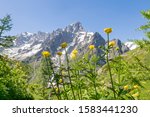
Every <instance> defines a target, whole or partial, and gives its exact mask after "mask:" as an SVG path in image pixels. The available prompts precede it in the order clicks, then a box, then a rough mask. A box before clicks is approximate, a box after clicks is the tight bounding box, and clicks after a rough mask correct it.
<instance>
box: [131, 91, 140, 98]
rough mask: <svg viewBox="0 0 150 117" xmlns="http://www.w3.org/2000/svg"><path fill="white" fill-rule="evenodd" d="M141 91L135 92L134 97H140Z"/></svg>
mask: <svg viewBox="0 0 150 117" xmlns="http://www.w3.org/2000/svg"><path fill="white" fill-rule="evenodd" d="M139 95H140V94H139V92H137V93H135V94H133V95H132V96H133V97H134V98H137V97H139Z"/></svg>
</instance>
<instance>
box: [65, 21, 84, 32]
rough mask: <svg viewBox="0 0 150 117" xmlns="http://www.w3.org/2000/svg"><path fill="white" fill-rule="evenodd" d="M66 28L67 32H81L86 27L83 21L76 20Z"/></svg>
mask: <svg viewBox="0 0 150 117" xmlns="http://www.w3.org/2000/svg"><path fill="white" fill-rule="evenodd" d="M65 30H66V31H67V32H72V33H77V32H80V31H84V28H83V26H82V24H81V22H75V23H72V24H70V25H68V26H67V27H66V28H65Z"/></svg>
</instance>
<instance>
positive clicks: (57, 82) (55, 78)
mask: <svg viewBox="0 0 150 117" xmlns="http://www.w3.org/2000/svg"><path fill="white" fill-rule="evenodd" d="M49 62H50V67H51V70H52V73H53V75H54V80H56V85H57V88H58V94H57V95H58V97H59V99H60V100H61V95H60V88H59V80H58V77H56V74H55V71H54V68H53V66H52V61H51V58H50V61H49Z"/></svg>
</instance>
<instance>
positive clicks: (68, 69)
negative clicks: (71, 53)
mask: <svg viewBox="0 0 150 117" xmlns="http://www.w3.org/2000/svg"><path fill="white" fill-rule="evenodd" d="M65 53H66V59H67V71H68V76H69V82H70V85H71V91H72V94H73V98H74V100H75V99H76V98H75V94H74V90H73V85H72V80H71V76H70V68H69V59H68V55H67V51H66V49H65Z"/></svg>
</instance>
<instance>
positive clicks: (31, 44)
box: [3, 22, 135, 61]
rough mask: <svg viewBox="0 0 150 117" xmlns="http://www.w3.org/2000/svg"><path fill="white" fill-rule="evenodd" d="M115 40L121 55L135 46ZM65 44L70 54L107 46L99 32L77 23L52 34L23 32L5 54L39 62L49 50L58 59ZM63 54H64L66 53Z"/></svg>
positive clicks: (14, 57) (99, 52)
mask: <svg viewBox="0 0 150 117" xmlns="http://www.w3.org/2000/svg"><path fill="white" fill-rule="evenodd" d="M113 40H115V41H116V43H117V46H118V47H119V48H120V50H121V53H124V52H126V51H128V50H130V49H129V47H130V46H134V44H133V43H132V44H126V45H121V41H120V40H117V39H113ZM63 42H67V43H68V47H67V48H66V50H67V53H68V54H70V53H71V52H72V50H73V49H78V50H79V52H81V53H82V52H86V50H87V47H88V46H89V45H91V44H94V45H95V46H96V48H98V46H105V44H106V42H105V39H104V38H103V37H102V36H101V35H100V34H99V33H98V32H87V31H85V29H84V27H83V26H82V24H81V23H80V22H75V23H73V24H70V25H68V26H66V27H65V28H58V29H56V30H54V31H52V32H51V33H46V32H41V31H39V32H37V33H30V32H23V33H21V34H19V35H17V38H16V40H14V45H13V47H11V48H8V49H5V50H4V51H3V54H7V55H8V56H9V57H11V58H13V59H17V60H21V61H32V58H33V56H34V58H36V59H38V60H39V59H40V58H41V52H42V51H44V50H47V51H50V52H51V54H52V56H53V57H56V58H57V56H56V52H57V51H61V49H60V47H59V46H60V44H61V43H63ZM128 46H129V47H128ZM130 48H131V47H130ZM134 48H135V47H134ZM62 53H63V54H64V52H62ZM97 53H98V54H101V53H102V51H101V50H100V49H98V52H97ZM62 58H63V59H65V58H64V57H62Z"/></svg>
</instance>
